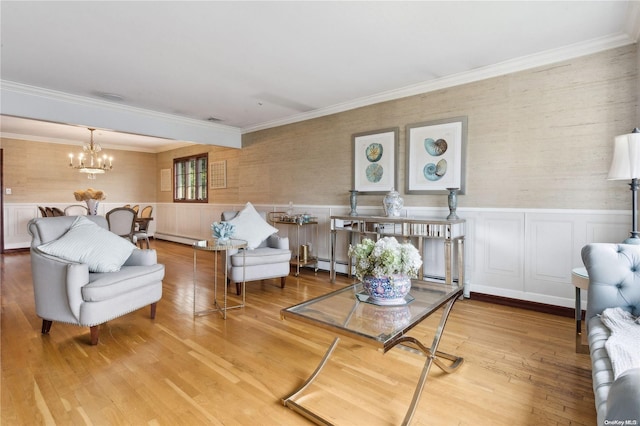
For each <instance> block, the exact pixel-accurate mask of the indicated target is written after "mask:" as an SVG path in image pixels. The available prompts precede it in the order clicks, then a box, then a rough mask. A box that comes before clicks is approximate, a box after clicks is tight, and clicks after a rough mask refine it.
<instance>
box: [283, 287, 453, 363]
mask: <svg viewBox="0 0 640 426" xmlns="http://www.w3.org/2000/svg"><path fill="white" fill-rule="evenodd" d="M462 290H463V289H462V287H460V286H458V285H448V284H441V283H433V282H428V281H420V280H412V281H411V291H410V292H409V294H410V296H409V297H407V298H406V303H404V304H401V305H397V306H380V305H375V304H372V303H368V302H367V301H366V297H363V296H362V292H363V287H362V283H357V284H353V285H350V286H348V287H345V288H343V289H340V290H336V291H334V292H331V293H329V294H326V295H324V296H320V297H316V298H315V299H311V300H307V301H306V302H303V303H300V304H297V305H294V306H291V307H289V308H285V309H283V310H282V311H280V314H281V316H282V318H284V319H296V320H300V321H302V322H306V323H309V324H313V325H316V326H319V327H322V328H325V329H329V330H332V331H336V332H338V333H340V334H343V335H346V336H349V337H354V338H358V339H360V340H365V341H369V342H371V343H373V344H375V345H377V346H381V347H382V348H383V349H384V350H385V352H386V351H387V350H388V349H390V348H392V347H393V346H394V345H395V341H396V340H397V339H399V338H401V337H402V336H403V335H404V334H405V333H406V332H407V331H409V330H410V329H411V328H413V327H414V326H416V325H417V324H419V323H420V322H421V321H422V320H424V319H425V318H427V317H428V316H429V315H431V314H432V313H434V312H435V311H437V310H438V308H440V307H441V306H443V305H444V304H445V303H447V302H448V301H450V300H451V299H453V298H456V297H459V296H461V295H462Z"/></svg>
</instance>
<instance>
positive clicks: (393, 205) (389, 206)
mask: <svg viewBox="0 0 640 426" xmlns="http://www.w3.org/2000/svg"><path fill="white" fill-rule="evenodd" d="M382 205H383V206H384V212H385V214H386V215H387V216H389V217H398V216H400V211H401V210H402V208H403V207H404V200H403V199H402V197H401V196H400V193H399V192H398V191H396V190H395V189H393V188H391V191H389V193H388V194H387V195H385V196H384V199H383V200H382Z"/></svg>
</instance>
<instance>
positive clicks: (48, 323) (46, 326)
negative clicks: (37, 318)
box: [42, 319, 53, 334]
mask: <svg viewBox="0 0 640 426" xmlns="http://www.w3.org/2000/svg"><path fill="white" fill-rule="evenodd" d="M51 324H53V321H49V320H45V319H43V320H42V334H49V330H51Z"/></svg>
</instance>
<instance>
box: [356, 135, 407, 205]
mask: <svg viewBox="0 0 640 426" xmlns="http://www.w3.org/2000/svg"><path fill="white" fill-rule="evenodd" d="M398 131H399V129H398V128H397V127H394V128H391V129H383V130H374V131H371V132H364V133H356V134H354V135H353V136H352V139H353V189H355V190H356V191H358V192H360V193H362V194H386V193H388V192H389V191H391V189H392V188H396V189H397V187H398V186H397V184H398V180H397V176H396V170H397V166H398Z"/></svg>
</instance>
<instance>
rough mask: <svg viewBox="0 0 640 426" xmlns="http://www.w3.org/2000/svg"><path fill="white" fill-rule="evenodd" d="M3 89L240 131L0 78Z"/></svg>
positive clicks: (201, 125) (209, 127)
mask: <svg viewBox="0 0 640 426" xmlns="http://www.w3.org/2000/svg"><path fill="white" fill-rule="evenodd" d="M0 87H2V90H11V91H13V92H18V93H23V94H28V95H35V96H40V97H43V98H50V99H57V100H63V101H66V102H70V103H74V104H78V105H83V106H86V107H100V108H103V109H107V110H111V111H126V112H129V113H132V114H140V115H145V116H147V117H154V118H159V119H161V120H166V121H172V122H176V123H181V124H185V125H189V126H195V127H201V128H203V129H216V130H221V131H227V132H229V133H231V134H235V133H237V132H238V131H239V129H238V128H237V127H232V126H226V125H224V124H219V123H212V122H209V121H204V120H196V119H193V118H188V117H183V116H179V115H173V114H167V113H163V112H158V111H153V110H149V109H144V108H138V107H132V106H129V105H123V104H120V103H116V102H109V101H105V100H101V99H94V98H88V97H85V96H78V95H73V94H70V93H65V92H59V91H57V90H51V89H46V88H44V87H37V86H31V85H28V84H22V83H17V82H15V81H9V80H0Z"/></svg>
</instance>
